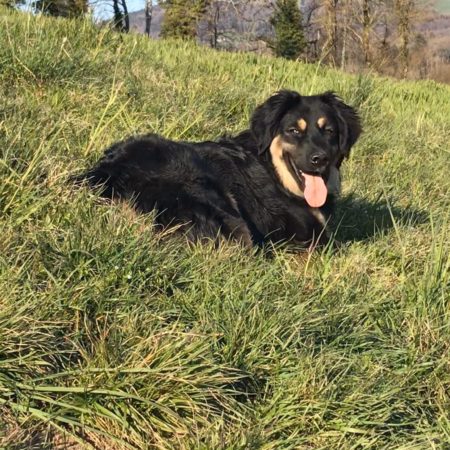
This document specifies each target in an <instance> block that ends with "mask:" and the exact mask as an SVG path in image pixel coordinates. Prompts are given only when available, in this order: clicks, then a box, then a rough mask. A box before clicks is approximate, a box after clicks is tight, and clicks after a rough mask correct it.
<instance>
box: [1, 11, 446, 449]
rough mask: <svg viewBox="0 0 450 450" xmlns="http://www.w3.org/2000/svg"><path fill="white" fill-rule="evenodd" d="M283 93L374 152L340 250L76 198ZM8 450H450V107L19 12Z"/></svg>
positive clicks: (8, 104)
mask: <svg viewBox="0 0 450 450" xmlns="http://www.w3.org/2000/svg"><path fill="white" fill-rule="evenodd" d="M280 88H292V89H296V90H299V91H300V92H302V93H304V94H310V93H316V92H320V91H323V90H329V89H332V90H335V91H337V92H338V93H339V94H340V95H341V96H342V97H343V98H344V99H345V100H346V101H347V102H349V103H351V104H353V105H355V106H357V107H358V108H359V109H360V111H361V114H362V116H363V121H364V128H365V133H364V136H363V137H362V139H361V140H360V142H359V143H358V145H357V146H356V147H355V149H354V151H353V153H352V156H351V158H350V159H349V160H348V161H347V162H346V164H345V169H344V179H345V180H344V186H345V189H344V195H343V198H342V199H341V202H340V207H339V213H338V215H337V217H336V218H335V229H336V230H337V231H336V239H338V240H339V241H340V242H341V243H342V245H341V246H340V250H339V251H337V252H332V251H323V252H316V253H315V254H312V255H309V254H300V255H293V254H290V253H287V252H285V251H284V250H283V249H277V250H276V253H275V255H274V257H273V258H271V259H267V258H265V257H264V256H263V255H261V254H259V253H257V252H255V253H249V252H248V251H244V250H242V249H241V248H239V247H237V246H233V245H230V244H223V245H221V246H220V248H213V246H212V245H211V246H208V245H205V246H187V245H185V243H184V242H183V241H180V240H175V239H167V237H165V236H161V235H159V234H157V233H155V232H154V230H153V228H152V221H151V218H150V217H138V216H136V215H133V214H131V213H130V210H129V209H128V208H127V207H125V206H124V205H109V204H106V203H103V202H100V201H99V200H98V199H97V198H96V197H95V195H93V194H92V193H89V192H86V191H85V190H75V189H72V188H71V187H70V186H68V184H67V178H68V176H69V175H70V174H72V173H74V172H77V171H79V170H81V169H82V168H84V167H86V166H87V165H88V164H90V163H92V162H93V161H95V160H96V159H97V158H98V157H99V155H100V154H101V153H102V150H103V149H104V147H105V146H107V145H108V144H110V143H112V142H114V141H115V140H117V139H121V138H123V137H124V136H126V135H129V134H132V133H141V132H158V133H161V134H164V135H165V136H167V137H169V138H173V139H199V140H204V139H209V138H214V137H216V136H218V135H221V134H224V133H234V132H237V131H240V130H242V129H244V128H245V127H246V126H247V123H248V118H249V114H250V112H251V111H252V109H253V108H254V107H255V106H256V105H257V104H258V103H259V102H261V101H262V100H263V99H264V98H265V97H267V96H268V95H269V94H271V93H272V92H274V91H275V90H277V89H280ZM0 99H1V101H0V155H1V159H0V177H1V178H0V180H1V182H0V211H1V219H0V447H2V448H6V449H11V450H12V449H23V448H49V449H50V448H58V447H60V448H69V446H70V445H74V446H75V447H77V448H97V449H126V448H137V449H147V448H148V449H150V448H160V449H230V450H231V449H233V450H234V449H264V450H269V449H274V450H275V449H324V450H325V449H386V450H392V449H404V450H410V449H444V450H445V449H449V448H450V444H449V443H450V413H449V411H450V398H449V390H450V351H449V350H450V344H449V343H450V313H449V307H450V301H449V300H450V296H449V244H448V243H449V237H450V236H449V187H450V183H449V173H448V168H449V162H450V161H449V157H450V155H449V150H450V144H449V135H450V88H449V87H448V86H443V85H439V84H436V83H434V82H425V81H424V82H415V83H412V82H397V81H393V80H389V79H381V78H377V77H370V76H359V77H358V76H350V75H346V74H343V73H341V72H338V71H333V70H328V69H326V68H324V67H320V66H316V65H304V64H299V63H293V62H288V61H283V60H280V59H273V58H268V57H258V56H255V55H251V54H232V53H220V52H214V51H210V50H207V49H205V48H199V47H197V46H195V45H193V44H188V43H183V42H176V41H173V42H171V41H168V42H162V41H152V40H148V39H146V38H145V37H143V36H135V35H130V36H123V35H120V34H116V33H113V32H111V31H108V30H106V29H102V30H98V29H96V28H94V27H93V26H91V25H90V24H89V23H87V22H77V21H65V20H50V19H46V18H42V17H32V16H29V15H25V14H20V13H10V12H7V11H6V10H1V17H0Z"/></svg>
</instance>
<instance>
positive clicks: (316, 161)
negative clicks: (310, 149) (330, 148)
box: [311, 152, 328, 168]
mask: <svg viewBox="0 0 450 450" xmlns="http://www.w3.org/2000/svg"><path fill="white" fill-rule="evenodd" d="M311 164H312V165H313V166H315V167H317V168H321V167H324V166H326V165H327V164H328V156H327V154H326V153H325V152H317V153H314V154H313V155H312V156H311Z"/></svg>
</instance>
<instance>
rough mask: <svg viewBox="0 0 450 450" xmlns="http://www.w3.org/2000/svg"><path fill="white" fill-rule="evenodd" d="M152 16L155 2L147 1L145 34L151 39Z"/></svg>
mask: <svg viewBox="0 0 450 450" xmlns="http://www.w3.org/2000/svg"><path fill="white" fill-rule="evenodd" d="M152 15H153V0H145V34H146V35H147V36H148V37H150V27H151V25H152Z"/></svg>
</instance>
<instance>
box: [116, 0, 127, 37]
mask: <svg viewBox="0 0 450 450" xmlns="http://www.w3.org/2000/svg"><path fill="white" fill-rule="evenodd" d="M113 10H114V18H113V24H114V28H116V29H117V30H119V31H121V32H123V33H128V31H130V17H129V15H128V7H127V2H126V0H113Z"/></svg>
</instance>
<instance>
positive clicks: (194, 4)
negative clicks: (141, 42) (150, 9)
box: [160, 0, 209, 39]
mask: <svg viewBox="0 0 450 450" xmlns="http://www.w3.org/2000/svg"><path fill="white" fill-rule="evenodd" d="M160 3H161V4H162V5H163V7H164V9H165V14H164V20H163V23H162V28H161V36H162V37H165V38H168V37H173V38H182V39H194V38H195V37H196V36H197V24H198V21H199V20H200V18H201V17H202V16H203V14H204V13H205V11H206V8H207V6H208V3H209V1H208V0H164V1H163V2H160Z"/></svg>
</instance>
